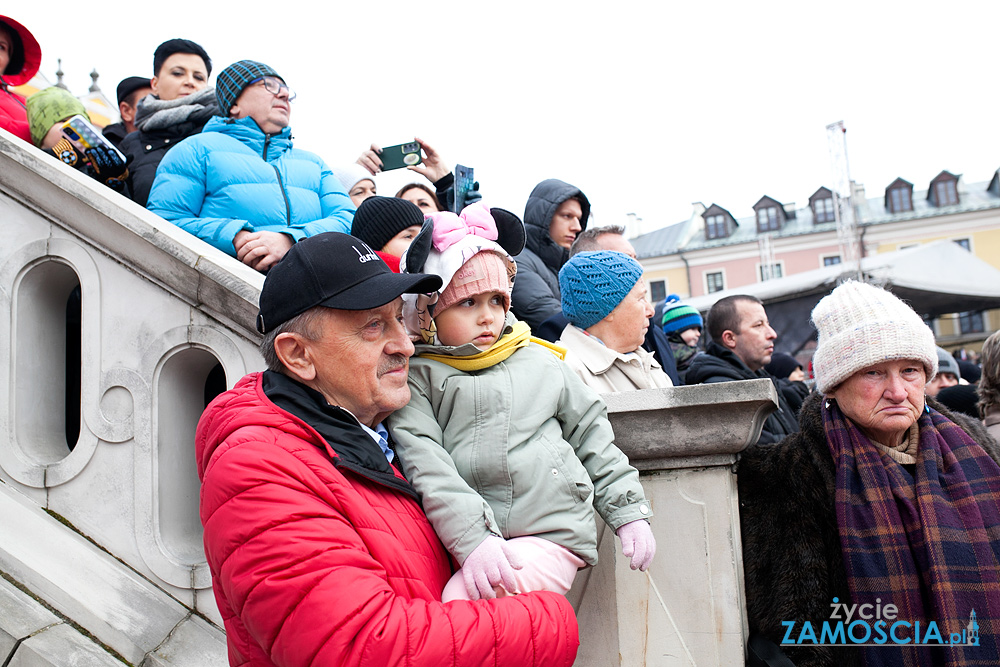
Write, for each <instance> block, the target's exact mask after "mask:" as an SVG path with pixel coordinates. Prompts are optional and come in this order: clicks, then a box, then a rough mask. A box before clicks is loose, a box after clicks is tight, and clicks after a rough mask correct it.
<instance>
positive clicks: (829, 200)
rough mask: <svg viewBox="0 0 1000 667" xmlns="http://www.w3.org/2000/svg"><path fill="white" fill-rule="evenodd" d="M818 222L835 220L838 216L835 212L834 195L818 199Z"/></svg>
mask: <svg viewBox="0 0 1000 667" xmlns="http://www.w3.org/2000/svg"><path fill="white" fill-rule="evenodd" d="M815 203H816V213H815V215H816V222H833V221H834V220H836V216H835V215H834V213H833V197H825V198H823V199H817V200H816V202H815Z"/></svg>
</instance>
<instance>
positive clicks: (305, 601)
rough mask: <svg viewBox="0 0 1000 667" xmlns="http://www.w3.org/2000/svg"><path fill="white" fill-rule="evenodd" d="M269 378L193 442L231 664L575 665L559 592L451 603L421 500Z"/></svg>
mask: <svg viewBox="0 0 1000 667" xmlns="http://www.w3.org/2000/svg"><path fill="white" fill-rule="evenodd" d="M261 377H262V376H261V374H251V375H248V376H246V377H245V378H243V379H242V380H240V382H239V383H238V384H237V385H236V387H234V388H233V389H232V390H231V391H228V392H226V393H224V394H222V395H221V396H219V397H218V398H216V399H215V400H214V401H213V402H212V403H211V404H210V405H209V406H208V408H207V409H206V410H205V414H204V415H203V416H202V418H201V421H200V423H199V424H198V432H197V436H196V444H197V455H198V473H199V475H200V476H201V479H202V490H201V520H202V523H203V524H204V527H205V553H206V554H207V557H208V563H209V567H210V568H211V571H212V580H213V581H212V585H213V587H214V590H215V596H216V600H217V601H218V604H219V610H220V611H221V613H222V616H223V619H224V620H225V625H226V631H227V635H228V642H229V661H230V664H232V665H234V666H235V665H260V666H264V665H338V666H339V665H361V664H364V665H379V666H382V665H409V666H412V667H418V666H420V665H429V666H430V665H433V666H434V667H438V666H439V665H476V666H478V665H497V666H499V665H510V666H514V665H517V666H521V665H545V667H552V666H555V665H571V664H572V663H573V660H574V658H575V657H576V650H577V646H578V645H579V639H578V630H577V624H576V618H575V616H574V614H573V609H572V607H571V606H570V605H569V603H568V602H567V600H566V598H565V597H563V596H561V595H556V594H553V593H529V594H526V595H517V596H512V597H508V598H503V599H500V600H491V601H488V602H487V601H478V602H450V603H448V604H443V603H441V602H440V595H441V591H442V589H443V587H444V584H445V582H446V581H447V579H448V577H449V576H450V575H451V566H450V561H449V557H448V554H447V552H446V551H445V549H444V548H443V547H442V546H441V543H440V541H439V540H438V539H437V537H436V536H435V535H434V532H433V530H432V529H431V526H430V524H429V523H428V521H427V519H426V517H425V516H424V514H423V511H422V510H421V509H420V506H419V504H418V503H417V501H416V500H415V499H414V498H412V497H411V496H409V495H407V494H406V493H403V492H401V491H399V490H398V489H395V488H392V487H391V486H387V485H385V484H382V483H379V482H377V481H374V480H373V479H372V478H369V476H367V475H364V474H362V472H363V471H360V470H359V469H358V467H357V466H351V465H347V463H346V462H345V461H341V460H339V457H338V455H337V453H336V452H335V451H334V450H333V449H331V448H330V447H329V445H328V444H327V442H326V440H324V439H323V438H322V437H321V436H320V435H319V434H318V433H317V432H316V431H315V430H314V429H313V428H312V427H310V426H309V425H307V424H306V423H305V422H303V421H302V420H300V419H299V418H297V417H295V416H294V415H292V414H290V413H288V412H286V411H284V410H282V409H281V408H279V407H277V406H276V405H275V404H274V403H273V402H271V400H270V399H268V398H267V396H265V394H264V391H263V387H262V381H261ZM357 431H359V432H361V433H362V434H364V432H363V431H361V429H360V427H357ZM355 435H356V434H355ZM365 437H368V436H367V435H366V434H365ZM396 475H397V476H398V475H399V473H398V472H397V473H396ZM375 477H377V476H375Z"/></svg>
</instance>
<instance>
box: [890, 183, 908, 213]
mask: <svg viewBox="0 0 1000 667" xmlns="http://www.w3.org/2000/svg"><path fill="white" fill-rule="evenodd" d="M912 210H913V202H912V201H911V200H910V189H909V188H893V189H892V190H889V212H890V213H902V212H903V211H912Z"/></svg>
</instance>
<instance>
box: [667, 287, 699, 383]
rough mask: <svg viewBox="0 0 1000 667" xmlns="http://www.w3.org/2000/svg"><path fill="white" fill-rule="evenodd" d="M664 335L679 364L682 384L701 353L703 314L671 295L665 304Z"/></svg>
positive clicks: (678, 370) (678, 368)
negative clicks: (692, 361) (692, 362)
mask: <svg viewBox="0 0 1000 667" xmlns="http://www.w3.org/2000/svg"><path fill="white" fill-rule="evenodd" d="M662 321H663V333H665V334H666V335H667V342H668V343H670V350H671V351H672V352H673V353H674V361H675V362H677V375H678V376H679V377H680V379H681V382H684V377H685V376H686V375H687V369H688V367H689V366H690V365H691V360H692V359H694V358H695V357H696V356H697V355H699V354H700V353H701V351H700V350H699V349H698V341H699V340H700V339H701V327H702V319H701V313H699V312H698V311H697V310H696V309H695V308H692V307H691V306H688V305H686V304H683V303H681V298H680V297H679V296H677V295H676V294H671V295H670V296H668V297H667V298H666V300H665V301H664V302H663V320H662Z"/></svg>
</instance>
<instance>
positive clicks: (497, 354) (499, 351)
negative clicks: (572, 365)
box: [418, 322, 566, 372]
mask: <svg viewBox="0 0 1000 667" xmlns="http://www.w3.org/2000/svg"><path fill="white" fill-rule="evenodd" d="M528 343H537V344H538V345H541V346H543V347H545V348H547V349H548V350H549V352H551V353H552V354H554V355H556V356H557V357H559V358H560V359H565V358H566V348H563V347H559V346H558V345H553V344H552V343H550V342H549V341H547V340H542V339H541V338H535V337H534V336H532V335H531V329H530V328H529V327H528V325H527V324H525V323H524V322H515V323H514V327H513V328H512V330H511V332H510V333H507V334H504V335H503V336H500V338H499V339H498V340H497V342H495V343H493V345H490V347H489V348H488V349H486V350H483V351H482V352H480V353H479V354H473V355H470V356H468V357H452V356H450V355H447V354H434V353H432V352H425V353H423V354H420V355H418V356H420V357H423V358H424V359H432V360H434V361H440V362H441V363H442V364H448V365H449V366H451V367H452V368H455V369H458V370H460V371H465V372H468V371H481V370H483V369H484V368H489V367H490V366H496V365H497V364H499V363H500V362H501V361H504V360H505V359H507V357H509V356H510V355H512V354H514V352H516V351H517V350H518V348H522V347H526V346H527V345H528Z"/></svg>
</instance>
